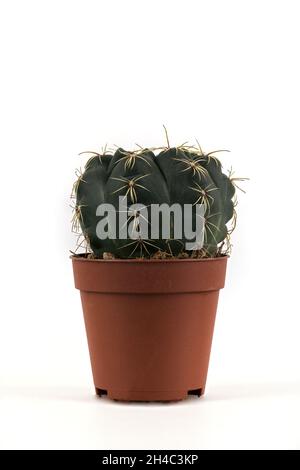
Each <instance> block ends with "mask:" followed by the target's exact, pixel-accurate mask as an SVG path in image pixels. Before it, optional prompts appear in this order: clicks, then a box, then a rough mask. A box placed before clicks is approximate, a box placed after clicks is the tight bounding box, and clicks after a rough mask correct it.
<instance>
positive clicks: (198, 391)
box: [188, 388, 202, 397]
mask: <svg viewBox="0 0 300 470" xmlns="http://www.w3.org/2000/svg"><path fill="white" fill-rule="evenodd" d="M201 393H202V388H195V390H188V395H195V396H196V397H200V396H201Z"/></svg>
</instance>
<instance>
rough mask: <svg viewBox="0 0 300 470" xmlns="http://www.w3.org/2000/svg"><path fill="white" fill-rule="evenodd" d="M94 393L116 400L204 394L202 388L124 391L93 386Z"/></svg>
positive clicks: (173, 397) (172, 399)
mask: <svg viewBox="0 0 300 470" xmlns="http://www.w3.org/2000/svg"><path fill="white" fill-rule="evenodd" d="M95 391H96V395H98V396H99V397H102V396H105V395H106V396H107V397H108V398H110V399H112V400H116V401H141V402H143V401H144V402H145V401H146V402H149V401H164V402H167V401H180V400H184V399H185V398H187V397H188V395H194V396H197V397H200V396H201V395H203V394H204V390H203V389H202V388H197V389H195V390H178V391H165V390H164V391H149V392H147V391H145V390H143V391H126V390H103V389H101V388H95Z"/></svg>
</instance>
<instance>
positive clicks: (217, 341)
mask: <svg viewBox="0 0 300 470" xmlns="http://www.w3.org/2000/svg"><path fill="white" fill-rule="evenodd" d="M299 13H300V12H299V2H298V1H297V0H295V1H292V0H284V1H276V0H272V1H267V0H259V1H255V0H251V1H240V0H225V1H224V0H220V1H217V0H206V1H199V0H198V1H192V0H186V1H185V2H183V1H176V0H172V1H162V0H160V1H155V0H151V1H141V0H140V1H131V0H127V1H126V0H125V1H124V0H123V1H116V0H110V1H100V0H98V1H92V0H82V1H76V0H72V1H71V0H70V1H68V0H59V1H58V0H51V1H50V0H49V1H47V0H46V1H45V0H44V1H40V0H36V1H34V0H27V1H26V2H24V1H21V0H20V1H17V0H6V1H5V0H2V1H1V3H0V48H1V63H0V67H1V70H0V80H1V87H0V134H1V139H0V146H1V149H0V155H1V184H0V191H1V231H0V237H1V255H0V267H1V305H0V311H1V320H0V322H1V325H0V361H1V368H0V373H1V378H0V380H1V395H0V398H1V399H0V447H1V448H4V449H8V448H9V449H39V448H42V449H45V448H49V449H58V448H63V449H64V448H65V449H76V448H84V449H90V448H96V449H116V448H119V449H128V448H129V449H130V448H133V449H135V448H146V449H149V448H150V449H151V448H152V449H159V448H162V449H164V448H171V449H180V448H181V449H185V448H189V449H247V448H250V449H264V448H267V449H269V448H270V449H279V448H283V449H290V448H298V449H299V448H300V430H299V422H300V368H299V355H300V343H299V334H300V331H299V330H300V320H299V313H300V309H299V290H300V287H299V228H300V227H299V205H298V201H299V169H300V163H299V162H300V142H299V140H300V139H299V117H300V116H299V114H300V93H299V84H300V68H299V43H300V30H299ZM162 124H166V125H167V127H168V130H169V135H170V140H171V144H173V145H176V144H179V143H181V142H182V141H184V140H186V139H190V140H192V139H193V138H194V137H195V136H197V137H198V139H199V140H200V141H201V144H202V146H203V147H204V149H205V150H207V151H208V150H214V149H216V148H224V147H225V148H230V149H231V151H232V152H231V153H230V154H224V156H223V164H224V167H225V168H230V166H231V165H233V167H234V168H235V170H236V174H237V176H248V177H249V178H251V181H250V182H248V183H247V184H246V185H244V187H245V188H246V187H247V194H246V195H243V194H241V195H240V204H239V207H238V209H239V224H238V228H237V230H236V233H235V236H234V239H233V243H234V249H233V255H232V258H231V260H230V262H229V267H228V276H227V285H226V289H225V290H224V291H222V293H221V296H220V303H219V310H218V317H217V324H216V331H215V337H214V344H213V352H212V357H211V365H210V371H209V378H208V386H207V394H206V396H205V397H204V398H203V399H199V400H197V399H190V400H187V401H185V402H182V403H178V404H172V405H159V404H157V405H138V404H132V405H129V404H116V403H114V402H110V401H108V400H105V399H103V400H101V399H96V398H95V397H94V395H93V386H92V378H91V372H90V365H89V357H88V350H87V344H86V339H85V332H84V325H83V319H82V313H81V305H80V300H79V294H78V292H77V291H75V289H74V287H73V279H72V270H71V263H70V260H69V259H68V256H69V252H68V250H69V249H74V243H75V242H74V238H73V236H72V235H71V234H70V223H69V222H70V218H71V210H70V208H69V200H68V196H69V193H70V189H71V185H72V181H73V179H74V174H73V172H74V169H75V168H76V167H79V166H83V164H84V160H83V159H82V157H79V156H78V155H77V154H78V153H79V152H80V151H82V150H87V149H96V150H99V149H100V148H101V146H102V145H103V144H105V143H106V142H108V143H110V144H117V145H122V146H124V147H131V146H133V145H134V143H135V142H138V143H140V144H142V145H144V146H152V145H160V144H162V143H164V140H163V139H164V136H163V128H162Z"/></svg>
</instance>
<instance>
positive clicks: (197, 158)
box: [74, 139, 235, 258]
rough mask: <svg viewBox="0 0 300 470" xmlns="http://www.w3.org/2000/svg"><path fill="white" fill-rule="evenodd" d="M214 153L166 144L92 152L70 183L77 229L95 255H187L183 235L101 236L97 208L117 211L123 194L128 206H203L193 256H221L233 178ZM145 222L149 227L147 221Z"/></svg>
mask: <svg viewBox="0 0 300 470" xmlns="http://www.w3.org/2000/svg"><path fill="white" fill-rule="evenodd" d="M167 141H168V139H167ZM217 152H219V151H215V152H210V153H204V152H203V151H202V149H201V147H200V145H199V146H198V147H194V146H188V145H186V144H183V145H181V146H179V147H170V146H169V142H168V146H167V147H165V148H160V149H147V148H145V149H143V148H141V149H138V150H135V151H125V150H124V149H122V148H118V149H117V150H116V151H115V152H114V153H109V152H107V151H104V152H103V153H102V154H99V153H96V152H92V156H91V158H90V159H89V160H88V162H87V163H86V165H85V169H84V172H83V173H80V174H79V175H78V179H77V181H76V183H75V184H74V197H75V199H76V205H75V208H74V210H75V214H74V225H75V229H78V227H79V226H80V228H81V231H82V234H83V237H84V239H85V241H86V242H87V243H88V245H89V247H90V249H91V251H92V253H93V255H94V256H95V257H97V258H101V257H102V256H103V253H107V252H108V253H111V254H113V255H114V256H115V257H117V258H138V257H151V256H157V253H164V254H165V257H167V256H179V257H182V256H188V255H187V252H186V251H185V241H186V240H185V239H184V237H182V238H181V239H180V240H178V239H173V238H172V237H170V238H169V239H164V238H163V237H162V236H160V237H159V239H155V240H151V239H143V238H141V237H138V238H137V239H135V240H131V239H127V240H124V239H119V238H117V237H116V238H113V239H109V238H108V239H105V240H100V239H99V238H98V236H97V233H96V229H97V224H98V222H99V220H101V217H98V216H96V210H97V207H98V205H99V204H103V203H109V204H112V206H113V207H115V208H116V209H117V210H118V204H119V196H123V197H125V196H126V197H127V200H128V203H129V204H134V203H140V204H143V205H144V206H146V207H149V206H150V205H152V204H163V203H167V204H169V205H172V204H174V203H178V204H180V205H181V206H182V207H183V205H184V204H191V205H193V206H195V205H196V204H203V206H204V209H205V214H204V218H203V223H204V245H203V247H202V248H201V249H200V250H199V251H198V252H197V253H195V252H194V253H192V256H197V257H198V256H199V257H214V256H219V255H220V254H221V253H223V252H224V247H225V251H226V249H228V246H230V243H229V235H230V233H231V230H230V229H228V223H229V222H230V221H232V220H233V221H235V209H234V206H235V184H234V183H235V182H234V181H233V180H234V179H233V178H230V176H227V175H226V174H225V173H224V172H223V171H222V165H221V163H220V160H219V159H218V158H217V157H216V153H217ZM89 153H91V152H89ZM193 217H195V215H194V214H193ZM131 218H134V216H131ZM127 222H129V221H127ZM127 222H126V223H127ZM148 223H149V224H150V225H151V219H149V221H148ZM160 235H161V234H160Z"/></svg>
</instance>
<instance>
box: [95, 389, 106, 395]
mask: <svg viewBox="0 0 300 470" xmlns="http://www.w3.org/2000/svg"><path fill="white" fill-rule="evenodd" d="M96 394H97V395H98V396H99V397H102V396H103V395H107V390H103V389H102V388H96Z"/></svg>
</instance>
